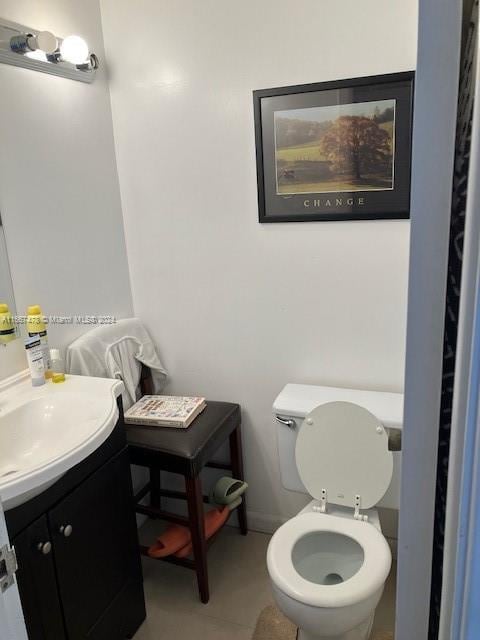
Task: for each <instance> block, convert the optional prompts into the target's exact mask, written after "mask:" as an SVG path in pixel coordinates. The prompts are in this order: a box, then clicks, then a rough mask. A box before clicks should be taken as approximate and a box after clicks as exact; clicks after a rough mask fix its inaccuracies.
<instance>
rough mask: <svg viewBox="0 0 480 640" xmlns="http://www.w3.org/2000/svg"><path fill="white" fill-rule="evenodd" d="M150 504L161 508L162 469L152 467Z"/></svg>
mask: <svg viewBox="0 0 480 640" xmlns="http://www.w3.org/2000/svg"><path fill="white" fill-rule="evenodd" d="M150 504H151V506H152V507H156V508H157V509H160V508H161V506H162V505H161V497H160V469H156V468H155V467H150Z"/></svg>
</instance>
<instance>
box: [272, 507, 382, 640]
mask: <svg viewBox="0 0 480 640" xmlns="http://www.w3.org/2000/svg"><path fill="white" fill-rule="evenodd" d="M317 509H319V506H318V503H317V502H315V501H314V502H312V503H311V504H310V505H308V507H307V508H306V509H305V510H304V511H302V512H301V513H300V514H299V515H297V516H296V517H294V518H292V519H291V520H289V521H288V522H286V523H285V524H284V525H282V526H281V527H280V528H279V529H278V530H277V531H276V533H275V534H274V535H273V537H272V539H271V541H270V544H269V547H268V552H267V567H268V572H269V575H270V579H271V581H272V588H273V593H274V597H275V600H276V602H277V605H278V607H279V608H280V610H281V611H283V613H284V614H285V615H286V616H287V617H288V618H289V619H290V620H291V621H292V622H293V623H294V624H296V625H297V626H298V627H299V630H300V631H299V638H301V639H304V640H310V639H314V638H315V639H322V640H330V639H333V638H335V639H340V638H341V639H342V640H364V639H366V638H368V636H369V633H370V630H371V624H372V622H373V613H374V611H375V608H376V606H377V604H378V602H379V600H380V598H381V595H382V592H383V587H384V584H385V580H386V578H387V576H388V574H389V572H390V567H391V561H392V558H391V553H390V548H389V546H388V544H387V541H386V540H385V538H384V536H383V535H382V533H381V531H380V530H379V529H378V528H377V526H376V525H375V524H372V523H371V522H360V521H357V520H354V519H353V518H349V517H348V516H347V515H346V514H345V513H343V514H342V515H333V514H331V513H329V514H323V513H321V512H319V511H317ZM337 513H338V510H337ZM375 516H376V514H375V512H373V511H371V512H370V517H371V518H372V519H375Z"/></svg>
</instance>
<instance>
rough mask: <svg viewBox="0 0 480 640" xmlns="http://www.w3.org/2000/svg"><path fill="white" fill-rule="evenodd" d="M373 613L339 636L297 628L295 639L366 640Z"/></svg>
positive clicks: (370, 628) (368, 636) (369, 632)
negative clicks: (324, 634)
mask: <svg viewBox="0 0 480 640" xmlns="http://www.w3.org/2000/svg"><path fill="white" fill-rule="evenodd" d="M374 615H375V613H372V615H371V616H370V617H369V618H368V619H367V620H365V621H364V622H362V623H361V624H359V625H358V627H355V628H354V629H350V631H347V632H346V633H342V634H341V635H340V636H323V635H321V636H317V635H312V634H311V633H307V632H306V631H303V630H302V629H299V630H298V635H297V640H368V638H370V634H371V632H372V626H373V617H374Z"/></svg>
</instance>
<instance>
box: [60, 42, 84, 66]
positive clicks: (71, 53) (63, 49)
mask: <svg viewBox="0 0 480 640" xmlns="http://www.w3.org/2000/svg"><path fill="white" fill-rule="evenodd" d="M88 54H89V51H88V45H87V43H86V42H85V40H84V39H83V38H80V36H68V37H67V38H65V40H64V41H63V42H62V44H61V45H60V56H61V58H62V60H65V61H66V62H71V63H72V64H83V63H84V62H86V61H87V59H88Z"/></svg>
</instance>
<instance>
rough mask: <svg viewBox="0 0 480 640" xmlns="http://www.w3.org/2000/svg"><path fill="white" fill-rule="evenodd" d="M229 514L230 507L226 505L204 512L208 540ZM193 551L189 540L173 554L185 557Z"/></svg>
mask: <svg viewBox="0 0 480 640" xmlns="http://www.w3.org/2000/svg"><path fill="white" fill-rule="evenodd" d="M229 515H230V509H229V508H228V506H224V507H218V508H217V509H212V510H211V511H208V512H207V513H206V514H205V519H204V523H205V538H206V539H207V540H208V539H209V538H211V537H212V536H213V534H214V533H216V532H217V531H218V530H219V529H220V527H223V525H224V524H225V522H226V521H227V520H228V516H229ZM192 552H193V546H192V543H191V541H190V542H189V544H187V545H186V546H185V547H183V548H182V549H180V550H179V551H177V552H176V553H175V554H174V555H175V557H176V558H185V557H186V556H189V555H190V554H191V553H192Z"/></svg>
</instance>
